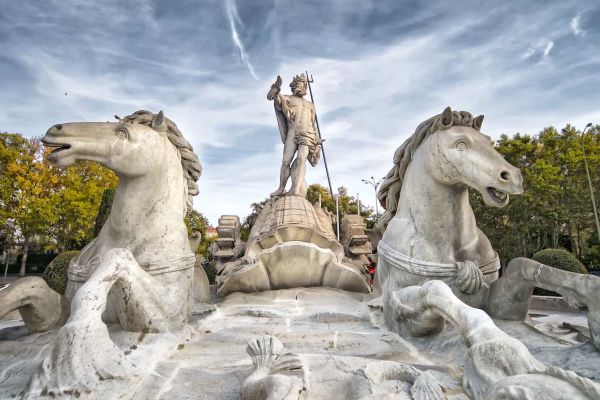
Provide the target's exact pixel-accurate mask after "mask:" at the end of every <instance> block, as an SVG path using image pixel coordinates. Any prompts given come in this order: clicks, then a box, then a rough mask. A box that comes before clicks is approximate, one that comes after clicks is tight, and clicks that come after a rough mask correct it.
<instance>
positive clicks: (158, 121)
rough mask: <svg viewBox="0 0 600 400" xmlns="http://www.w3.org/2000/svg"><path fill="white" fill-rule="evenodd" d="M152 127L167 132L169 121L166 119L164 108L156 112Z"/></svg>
mask: <svg viewBox="0 0 600 400" xmlns="http://www.w3.org/2000/svg"><path fill="white" fill-rule="evenodd" d="M152 129H154V130H155V131H157V132H166V131H167V121H165V115H164V114H163V112H162V110H161V111H160V112H159V113H158V114H156V116H155V117H154V119H153V120H152Z"/></svg>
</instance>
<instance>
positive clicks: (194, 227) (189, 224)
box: [183, 209, 215, 257]
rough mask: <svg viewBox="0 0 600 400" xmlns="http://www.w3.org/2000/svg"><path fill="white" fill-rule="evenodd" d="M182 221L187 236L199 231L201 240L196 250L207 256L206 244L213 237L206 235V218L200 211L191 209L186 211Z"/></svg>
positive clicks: (210, 241)
mask: <svg viewBox="0 0 600 400" xmlns="http://www.w3.org/2000/svg"><path fill="white" fill-rule="evenodd" d="M183 221H184V222H185V226H186V228H187V232H188V236H190V235H191V234H192V233H194V232H200V234H201V235H202V241H201V242H200V246H199V247H198V251H197V252H198V253H199V254H203V255H204V256H205V257H206V256H208V254H207V250H208V246H209V245H210V243H212V242H213V241H214V240H215V239H214V238H208V237H206V227H207V226H208V225H209V223H208V219H207V218H206V217H205V216H204V215H203V214H202V213H201V212H199V211H197V210H194V209H192V210H189V211H188V212H187V214H186V216H185V218H184V220H183Z"/></svg>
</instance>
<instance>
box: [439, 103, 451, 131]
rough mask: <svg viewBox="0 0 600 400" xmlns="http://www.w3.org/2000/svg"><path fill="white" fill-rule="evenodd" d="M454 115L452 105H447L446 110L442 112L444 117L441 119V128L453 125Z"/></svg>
mask: <svg viewBox="0 0 600 400" xmlns="http://www.w3.org/2000/svg"><path fill="white" fill-rule="evenodd" d="M453 119H454V116H453V115H452V109H451V108H450V106H448V107H446V109H445V110H444V112H443V113H442V118H441V119H440V128H442V129H448V128H450V127H451V126H452V121H453Z"/></svg>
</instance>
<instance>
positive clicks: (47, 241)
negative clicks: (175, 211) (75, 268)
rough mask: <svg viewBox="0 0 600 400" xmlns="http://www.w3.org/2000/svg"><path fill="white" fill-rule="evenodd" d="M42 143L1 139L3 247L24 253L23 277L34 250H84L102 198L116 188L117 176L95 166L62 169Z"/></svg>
mask: <svg viewBox="0 0 600 400" xmlns="http://www.w3.org/2000/svg"><path fill="white" fill-rule="evenodd" d="M48 153H49V150H48V149H45V148H44V147H43V145H42V144H41V142H40V139H39V138H31V139H28V138H25V137H23V136H22V135H19V134H11V133H0V226H2V227H3V229H2V231H1V232H0V235H1V236H2V239H0V242H4V243H5V244H6V243H8V242H10V243H14V244H18V245H20V246H21V248H22V249H23V253H24V257H22V260H23V262H22V267H21V270H22V271H21V272H23V273H24V267H25V264H26V259H27V256H26V255H27V253H28V251H29V250H30V249H32V248H34V249H38V250H44V249H47V248H48V247H52V248H55V249H58V250H65V249H76V248H80V247H81V246H82V245H84V244H85V243H86V242H87V241H89V240H90V239H91V238H92V232H93V226H94V218H95V216H96V212H97V210H98V205H99V204H100V199H101V197H102V193H103V192H104V190H105V189H107V188H109V187H114V186H115V185H116V183H117V178H116V176H115V175H114V173H113V172H112V171H110V170H108V169H106V168H104V167H102V166H100V165H99V164H97V163H91V162H79V163H77V164H75V165H74V166H72V167H69V168H66V169H59V168H56V167H54V166H52V165H51V164H50V163H49V162H48V160H47V155H48Z"/></svg>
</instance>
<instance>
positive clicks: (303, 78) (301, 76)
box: [290, 74, 307, 89]
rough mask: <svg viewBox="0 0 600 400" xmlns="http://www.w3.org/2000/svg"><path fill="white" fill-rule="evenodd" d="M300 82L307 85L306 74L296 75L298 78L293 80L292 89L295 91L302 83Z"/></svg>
mask: <svg viewBox="0 0 600 400" xmlns="http://www.w3.org/2000/svg"><path fill="white" fill-rule="evenodd" d="M300 82H302V83H305V84H306V82H307V79H306V75H304V74H300V75H296V76H295V77H294V78H293V79H292V83H290V87H291V88H292V89H294V88H295V87H296V86H297V85H298V83H300Z"/></svg>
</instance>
